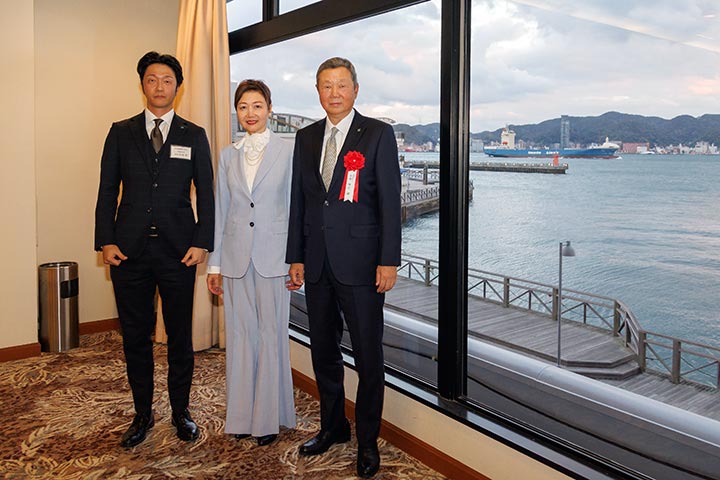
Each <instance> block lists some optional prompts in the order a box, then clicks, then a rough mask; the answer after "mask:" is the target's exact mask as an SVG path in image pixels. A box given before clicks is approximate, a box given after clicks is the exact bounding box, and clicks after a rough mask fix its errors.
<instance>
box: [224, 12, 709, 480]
mask: <svg viewBox="0 0 720 480" xmlns="http://www.w3.org/2000/svg"><path fill="white" fill-rule="evenodd" d="M257 1H262V3H263V21H262V22H260V23H256V24H254V25H250V26H247V27H244V28H241V29H239V30H235V31H233V32H229V34H228V38H229V46H230V54H231V55H233V54H236V53H241V52H245V51H249V50H252V49H255V48H260V47H265V46H268V45H271V44H274V43H279V42H282V41H286V40H290V39H293V38H297V37H300V36H303V35H306V34H309V33H313V32H317V31H321V30H325V29H328V28H332V27H336V26H339V25H343V24H346V23H350V22H354V21H357V20H362V19H365V18H369V17H372V16H375V15H379V14H384V13H388V12H391V11H393V10H397V9H401V8H405V7H409V6H412V5H416V4H420V3H424V2H426V1H428V0H364V1H363V2H347V1H346V0H323V1H321V2H318V3H313V4H310V5H307V6H305V7H301V8H299V9H297V10H292V11H290V12H287V13H284V14H282V15H280V14H278V12H279V0H257ZM471 11H472V0H442V13H441V58H440V66H441V70H442V71H441V77H440V86H441V88H440V90H441V91H440V107H441V109H440V156H441V158H444V159H447V161H444V162H441V164H440V221H439V252H440V253H439V263H440V287H439V300H438V317H439V321H438V362H437V363H438V386H437V389H434V388H433V387H432V386H430V385H428V384H427V383H424V382H422V381H420V380H418V379H415V378H411V377H409V376H408V375H407V374H404V373H402V372H399V371H396V370H393V369H392V368H391V367H390V368H388V375H387V376H388V378H387V385H388V387H389V388H393V389H395V390H397V391H399V392H401V393H403V394H405V395H406V396H408V398H411V399H413V400H415V401H419V402H421V403H423V404H424V405H426V406H428V407H430V408H433V409H435V410H437V411H439V412H442V413H443V414H445V415H447V416H448V417H449V418H452V419H454V420H456V421H458V422H461V423H463V424H465V425H467V426H469V427H471V428H473V429H475V430H476V431H478V432H481V433H483V434H485V435H487V436H489V437H491V438H493V439H496V440H497V441H500V442H502V443H503V444H505V445H508V446H510V447H512V448H514V449H516V450H517V451H519V452H522V453H524V454H526V455H528V456H529V457H531V458H534V459H536V460H538V461H540V462H542V463H544V464H546V465H549V466H551V467H552V468H555V469H556V470H558V471H559V472H562V473H565V474H567V475H569V476H571V477H575V478H618V477H619V478H637V479H647V478H650V477H648V476H647V475H645V474H644V473H641V471H640V469H638V468H633V466H638V465H643V464H648V463H653V466H655V467H656V468H659V469H662V468H666V467H667V468H670V466H664V465H662V464H660V462H658V461H653V460H652V459H649V458H647V457H642V456H641V455H639V454H638V453H636V452H633V451H630V450H624V451H623V449H622V448H621V447H618V446H617V445H614V444H612V443H611V442H605V443H606V444H607V448H606V449H602V451H599V452H598V451H589V450H588V449H585V448H583V447H581V446H579V445H578V444H577V442H576V441H575V440H576V438H574V437H573V434H572V433H571V434H569V435H567V436H566V437H558V436H557V435H554V434H552V433H551V432H548V431H545V430H542V429H541V428H540V427H537V426H535V425H532V424H529V423H527V422H523V421H522V420H519V419H517V418H514V417H513V416H511V415H510V414H507V413H506V412H505V411H504V409H503V408H502V407H500V408H498V406H497V405H481V404H479V403H478V402H477V401H476V400H473V399H471V398H469V397H467V369H468V365H467V362H468V359H467V350H468V344H467V342H468V340H467V295H466V292H467V268H468V266H467V257H468V221H469V219H468V210H469V209H468V197H469V192H468V181H469V150H470V149H469V136H470V132H469V112H470V58H471V57H470V45H471V41H470V40H471V33H472V27H471V21H470V17H471ZM291 314H292V315H293V316H296V315H301V316H302V315H306V312H304V311H303V310H302V309H301V308H298V307H297V306H295V305H294V306H293V307H292V308H291ZM290 337H291V339H293V341H296V342H298V343H300V344H303V345H305V346H308V347H309V339H308V337H307V335H306V332H303V331H301V330H300V329H294V328H291V333H290ZM344 359H345V365H346V366H348V367H350V368H354V365H353V360H352V357H351V355H349V354H348V352H345V356H344ZM506 401H507V402H508V403H507V406H508V410H511V409H512V405H511V403H512V402H513V399H506ZM515 403H517V404H519V405H522V404H520V403H519V402H517V401H515ZM500 405H502V402H500ZM583 433H584V434H585V435H589V434H587V433H585V432H583ZM651 470H653V469H652V468H651V469H650V470H648V471H651ZM698 478H699V477H698Z"/></svg>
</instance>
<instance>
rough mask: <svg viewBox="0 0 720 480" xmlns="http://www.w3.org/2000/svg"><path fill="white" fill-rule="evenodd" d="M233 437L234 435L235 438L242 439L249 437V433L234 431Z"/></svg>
mask: <svg viewBox="0 0 720 480" xmlns="http://www.w3.org/2000/svg"><path fill="white" fill-rule="evenodd" d="M233 437H235V439H236V440H243V439H245V438H249V437H250V434H249V433H236V434H235V435H233Z"/></svg>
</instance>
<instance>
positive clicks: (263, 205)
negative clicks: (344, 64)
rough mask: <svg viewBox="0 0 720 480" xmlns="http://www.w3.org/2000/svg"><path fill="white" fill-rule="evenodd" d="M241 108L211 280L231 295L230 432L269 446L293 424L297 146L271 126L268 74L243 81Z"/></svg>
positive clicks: (222, 189) (219, 202) (223, 184)
mask: <svg viewBox="0 0 720 480" xmlns="http://www.w3.org/2000/svg"><path fill="white" fill-rule="evenodd" d="M235 108H236V110H237V114H238V122H239V123H240V125H241V126H242V127H243V128H244V129H245V131H246V132H247V134H246V135H245V137H244V138H243V139H242V140H240V141H239V142H236V143H234V144H232V145H229V146H228V147H226V148H225V149H224V150H223V151H222V153H221V155H220V162H219V165H218V168H217V177H216V187H215V212H216V215H215V248H214V251H213V253H212V254H210V257H209V259H208V276H207V283H208V289H209V290H210V291H211V292H212V293H214V294H216V295H220V294H223V293H224V296H223V297H224V298H223V299H224V305H225V307H224V308H225V338H226V362H227V369H226V370H227V378H226V388H227V413H226V420H225V433H229V434H234V435H235V437H237V438H239V439H240V438H246V437H249V436H253V437H255V439H256V440H257V442H258V444H259V445H269V444H270V443H272V442H273V441H274V440H275V439H276V438H277V434H278V432H279V429H280V426H284V427H287V428H294V427H295V404H294V400H293V385H292V377H291V374H290V354H289V345H288V342H289V340H288V320H289V316H290V292H289V291H288V290H287V289H286V288H285V277H286V275H287V271H288V265H287V264H285V247H286V243H287V227H288V212H289V208H290V179H291V176H292V175H291V170H292V150H293V146H292V143H290V142H288V141H286V140H283V139H282V138H280V137H279V136H277V135H276V134H274V133H273V132H271V131H270V130H269V129H268V128H267V122H268V118H269V116H270V112H271V108H272V101H271V99H270V90H269V89H268V87H267V85H265V84H264V83H263V82H261V81H259V80H244V81H243V82H241V83H240V85H238V88H237V91H236V92H235Z"/></svg>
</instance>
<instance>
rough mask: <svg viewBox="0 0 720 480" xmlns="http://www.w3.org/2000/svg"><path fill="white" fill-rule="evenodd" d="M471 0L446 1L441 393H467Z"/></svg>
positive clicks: (442, 84)
mask: <svg viewBox="0 0 720 480" xmlns="http://www.w3.org/2000/svg"><path fill="white" fill-rule="evenodd" d="M470 9H471V0H443V2H442V33H441V59H440V65H441V74H440V255H439V256H440V287H439V305H438V391H439V393H440V395H442V396H443V397H445V398H449V399H457V398H458V397H460V396H463V395H464V394H465V391H466V386H465V385H466V383H465V378H466V371H467V355H466V353H467V294H466V293H467V248H468V235H467V228H468V179H469V176H468V175H469V174H468V170H469V168H468V166H469V151H468V129H469V121H468V119H469V108H470V107H469V105H470V96H469V91H470V89H469V82H470Z"/></svg>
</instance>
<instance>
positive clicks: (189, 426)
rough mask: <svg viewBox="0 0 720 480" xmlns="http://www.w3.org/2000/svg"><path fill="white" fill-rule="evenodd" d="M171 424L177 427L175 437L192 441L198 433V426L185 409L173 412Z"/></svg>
mask: <svg viewBox="0 0 720 480" xmlns="http://www.w3.org/2000/svg"><path fill="white" fill-rule="evenodd" d="M172 424H173V425H174V426H175V428H177V437H178V438H179V439H180V440H185V441H186V442H192V441H193V440H195V439H196V438H197V437H198V434H199V433H200V431H199V430H198V426H197V425H196V424H195V422H194V421H193V419H192V418H191V417H190V412H188V411H187V409H185V410H183V411H182V412H180V413H175V412H173V414H172Z"/></svg>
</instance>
